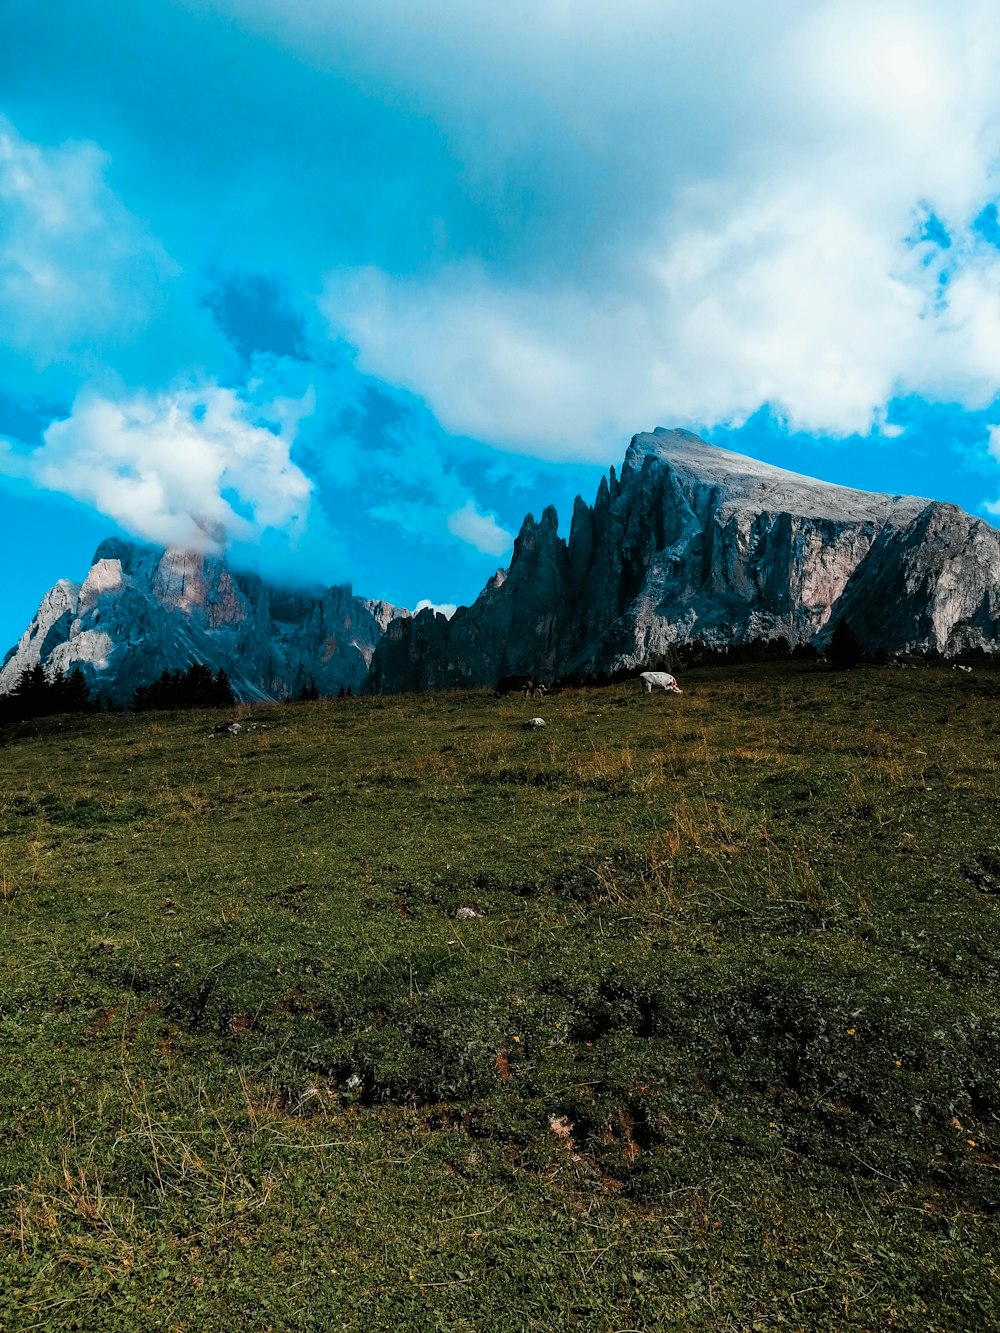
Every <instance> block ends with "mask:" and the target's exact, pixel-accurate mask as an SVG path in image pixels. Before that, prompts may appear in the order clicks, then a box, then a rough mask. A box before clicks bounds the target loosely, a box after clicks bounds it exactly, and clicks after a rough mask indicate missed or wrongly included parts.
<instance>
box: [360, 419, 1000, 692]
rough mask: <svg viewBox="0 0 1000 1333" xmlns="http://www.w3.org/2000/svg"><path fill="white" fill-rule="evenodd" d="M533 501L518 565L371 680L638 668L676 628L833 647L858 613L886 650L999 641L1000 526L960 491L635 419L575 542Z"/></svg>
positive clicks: (385, 662)
mask: <svg viewBox="0 0 1000 1333" xmlns="http://www.w3.org/2000/svg"><path fill="white" fill-rule="evenodd" d="M557 526H558V525H557V520H556V515H555V511H554V510H552V509H546V510H545V512H544V513H543V514H542V518H541V521H540V522H538V523H536V522H535V520H534V519H533V517H532V516H531V515H530V514H529V515H528V517H527V518H526V519H525V521H524V524H523V526H522V528H521V531H520V534H519V535H518V537H517V540H516V542H515V543H514V552H513V557H512V559H511V564H510V568H509V569H507V570H499V571H498V572H497V573H496V574H495V575H494V576H493V578H492V579H490V581H489V583H487V585H486V587H485V588H484V589H483V591H482V593H480V595H479V597H478V598H477V599H476V601H475V602H474V603H473V604H472V606H469V607H460V608H459V609H458V611H456V613H455V615H454V616H453V617H452V619H451V620H446V619H445V618H444V616H436V615H434V614H433V613H431V612H422V613H421V615H419V616H417V617H416V618H415V619H413V620H412V621H411V620H402V619H400V620H396V621H395V622H394V623H392V624H390V625H389V626H388V628H387V630H386V633H385V635H384V637H383V638H382V639H381V641H380V642H379V644H378V646H377V647H376V649H375V653H374V657H373V659H372V667H371V677H370V687H371V688H373V689H375V690H403V689H428V688H439V687H441V686H452V687H455V686H465V687H470V686H482V685H489V684H490V683H492V682H493V681H495V680H496V679H497V678H498V677H499V676H501V675H505V674H517V673H526V674H527V673H530V674H533V675H535V676H543V677H545V678H547V679H552V678H554V677H557V676H567V675H573V674H581V675H582V674H588V673H596V672H613V671H618V670H623V669H624V670H629V669H632V668H634V667H637V666H641V665H645V664H646V663H648V662H649V661H650V660H651V659H655V658H656V657H658V656H660V655H662V654H665V653H666V652H668V650H669V649H670V648H671V647H672V646H674V645H676V644H679V643H685V642H691V641H693V640H701V641H702V642H704V643H706V644H708V645H709V646H712V647H726V646H730V645H733V644H739V643H745V642H748V641H749V640H751V639H754V638H764V639H774V638H779V637H784V638H785V639H787V640H788V642H789V643H790V644H791V645H792V646H795V645H796V644H800V643H805V642H810V641H812V642H815V643H817V644H818V645H819V646H820V647H822V646H823V645H824V644H825V642H826V640H827V638H828V637H829V634H830V632H831V631H832V629H833V627H834V625H835V624H836V623H837V622H838V620H840V619H847V620H849V621H850V622H851V624H852V626H853V627H854V628H855V629H856V630H857V632H858V633H859V634H860V635H861V637H862V638H863V639H865V640H867V642H868V643H869V644H870V645H871V646H872V647H875V648H884V649H885V650H886V651H888V652H910V653H923V652H927V651H928V650H934V651H938V652H942V653H948V654H954V653H959V652H964V651H967V650H970V649H985V650H986V651H988V652H991V653H992V652H1000V642H998V639H1000V533H998V532H997V531H996V529H994V528H992V527H990V526H989V525H988V524H986V523H984V522H983V521H982V520H980V519H977V518H973V517H971V516H970V515H968V514H965V513H963V512H962V511H961V510H959V509H956V508H955V507H954V506H952V505H943V504H936V503H933V502H931V501H928V500H924V499H919V498H917V497H914V496H900V495H879V494H873V493H870V492H867V491H858V490H853V489H851V488H848V487H843V486H834V485H831V484H829V483H826V482H819V481H814V480H812V479H810V478H808V477H802V476H799V475H798V474H796V473H793V472H787V471H784V470H783V469H781V468H775V467H771V466H770V465H768V464H766V463H761V462H758V461H757V460H755V459H751V458H746V457H744V456H743V455H741V454H734V453H731V452H729V451H728V450H725V449H718V448H715V447H714V446H713V445H709V444H706V443H704V441H702V440H699V439H698V438H697V436H694V435H692V434H690V432H688V431H663V430H657V431H655V432H653V433H652V434H649V435H637V436H635V437H634V439H633V440H632V443H631V445H630V446H629V449H628V453H627V454H626V457H625V464H624V467H623V469H622V475H621V479H620V480H619V479H618V477H617V476H616V474H615V470H614V468H612V469H611V472H610V475H609V476H608V477H607V478H604V479H602V481H601V484H600V487H599V488H598V492H597V497H596V499H595V501H594V504H593V506H592V507H591V506H588V505H586V504H584V502H583V501H582V500H581V499H579V498H578V499H577V501H576V504H575V505H574V509H573V517H572V524H571V527H570V535H569V540H568V541H565V540H563V538H561V537H560V536H559V535H558V531H557Z"/></svg>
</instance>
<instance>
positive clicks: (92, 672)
mask: <svg viewBox="0 0 1000 1333" xmlns="http://www.w3.org/2000/svg"><path fill="white" fill-rule="evenodd" d="M407 614H408V613H407V612H405V611H401V610H400V609H399V608H397V607H393V606H390V605H389V604H388V603H386V602H383V601H366V600H365V599H363V598H358V597H355V596H354V595H353V593H352V591H351V588H350V587H349V586H334V587H331V588H327V589H321V590H317V591H314V592H304V591H301V590H288V589H283V588H277V587H272V586H270V585H268V584H267V583H265V582H264V581H263V580H262V579H261V578H259V577H258V576H257V575H255V574H238V573H235V572H234V571H232V570H231V569H230V568H229V566H228V565H227V563H226V561H225V560H224V559H223V558H222V557H220V556H217V555H213V554H210V553H206V552H201V551H192V550H188V549H185V548H181V547H170V548H167V549H166V550H164V549H162V548H157V547H153V546H148V545H144V544H140V543H132V542H128V541H126V540H123V539H122V538H111V539H109V540H107V541H104V542H102V543H101V544H100V546H99V547H98V549H97V551H96V552H95V554H94V560H93V563H92V565H91V567H90V570H89V572H88V574H87V576H86V578H85V579H84V581H83V583H82V584H79V585H78V584H75V583H71V582H69V581H68V580H60V582H59V583H57V584H56V585H55V587H54V588H53V589H52V590H51V591H50V592H49V593H47V594H46V596H45V598H44V599H43V601H42V604H41V606H40V607H39V609H38V612H37V614H36V616H35V619H34V620H33V621H32V623H31V625H29V626H28V628H27V630H26V631H25V633H24V634H23V635H22V637H21V639H20V640H19V642H18V643H17V644H16V645H15V646H14V648H12V649H11V651H10V652H9V653H8V654H7V657H6V658H5V660H4V663H3V666H2V668H0V692H3V691H7V690H10V689H12V688H13V686H14V685H15V684H16V682H17V679H18V677H19V676H20V674H21V672H22V671H23V670H24V669H25V668H26V667H33V666H35V665H38V664H39V663H40V664H41V665H42V666H44V667H46V668H47V669H49V670H57V669H58V670H63V671H67V672H68V671H70V670H72V668H73V667H77V666H78V667H80V669H81V670H82V671H83V673H84V675H85V677H86V679H87V682H88V685H89V687H90V689H91V690H92V691H93V692H95V693H97V694H99V695H102V696H104V697H106V698H108V699H110V700H111V701H112V702H114V703H120V704H122V703H128V702H130V701H131V698H132V696H133V694H134V693H135V690H136V688H137V686H139V685H146V684H149V683H150V682H151V681H153V680H155V679H157V678H158V677H159V676H160V675H161V674H162V672H163V671H165V670H171V671H174V670H183V669H185V668H186V667H188V666H190V665H191V664H192V663H193V662H202V663H204V664H205V665H207V666H209V667H210V668H211V669H212V670H213V671H217V670H219V669H220V668H221V669H224V670H225V671H226V672H227V673H228V675H229V676H230V678H231V680H232V683H233V688H234V690H235V691H236V694H237V696H238V697H241V698H250V699H254V698H285V697H288V696H290V695H295V694H298V693H299V691H300V690H301V689H302V688H303V686H307V685H308V686H312V685H315V686H316V688H317V689H318V690H319V692H320V693H321V694H331V693H336V692H337V691H338V690H339V689H340V688H341V687H342V686H344V687H348V686H349V687H350V688H351V689H352V690H354V691H357V690H359V689H361V688H362V687H363V686H364V683H365V680H366V678H367V675H368V667H369V663H370V662H371V657H372V654H373V652H374V650H375V645H376V644H377V642H378V641H379V639H380V638H381V637H382V635H383V633H384V632H385V630H386V628H387V626H388V625H389V624H391V623H392V621H393V620H394V619H395V618H397V617H398V616H400V615H403V616H405V615H407Z"/></svg>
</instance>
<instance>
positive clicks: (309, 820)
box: [0, 663, 1000, 1333]
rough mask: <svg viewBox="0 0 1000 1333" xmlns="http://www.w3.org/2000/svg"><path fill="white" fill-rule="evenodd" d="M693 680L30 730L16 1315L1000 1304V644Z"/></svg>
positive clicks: (792, 1310) (8, 1298)
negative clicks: (964, 655) (535, 722)
mask: <svg viewBox="0 0 1000 1333" xmlns="http://www.w3.org/2000/svg"><path fill="white" fill-rule="evenodd" d="M682 684H683V685H684V687H685V693H684V695H683V696H682V697H679V698H675V697H669V696H665V695H657V696H653V697H649V698H647V697H645V696H643V695H641V694H640V693H639V692H638V690H637V688H636V686H635V685H634V684H625V685H616V686H611V687H607V688H604V689H594V690H576V691H568V692H566V693H563V694H559V695H555V696H552V697H551V698H548V699H546V700H544V701H542V702H539V701H537V700H536V701H525V700H521V699H519V698H517V699H510V700H506V701H497V700H494V699H492V698H491V697H489V696H488V695H486V694H448V693H444V694H439V695H425V696H399V697H385V698H381V697H362V698H355V699H345V700H329V701H320V702H314V703H303V704H296V705H286V706H271V707H253V708H251V707H240V708H238V709H234V710H231V711H230V712H227V713H225V714H223V715H222V716H223V718H224V720H226V721H228V720H229V719H230V718H237V719H238V720H239V721H240V723H241V725H242V728H243V729H242V731H241V732H240V734H239V735H229V734H224V735H215V734H213V729H214V727H215V725H216V724H217V723H218V721H219V718H220V714H219V713H213V712H203V713H192V712H184V713H174V714H157V713H145V714H102V715H96V716H90V717H69V718H50V719H44V720H41V721H38V722H36V723H31V724H18V725H11V726H8V727H5V728H3V729H2V731H0V754H2V763H3V768H2V773H3V777H2V786H0V967H2V971H0V1126H2V1134H0V1328H3V1329H5V1330H6V1329H9V1330H17V1331H18V1333H20V1331H21V1330H29V1329H43V1330H64V1329H80V1330H96V1329H100V1330H108V1331H109V1333H110V1331H112V1330H123V1331H124V1330H128V1331H129V1333H132V1331H133V1330H152V1329H166V1330H191V1333H200V1331H201V1330H215V1329H226V1330H236V1329H248V1330H250V1329H252V1330H284V1329H293V1328H294V1329H297V1330H300V1329H301V1330H332V1329H361V1328H386V1329H414V1330H425V1329H426V1330H434V1329H441V1330H458V1329H472V1330H481V1329H498V1330H499V1329H510V1330H515V1329H553V1330H554V1329H607V1330H612V1329H615V1330H623V1331H624V1330H636V1329H712V1330H719V1329H740V1330H742V1329H764V1330H770V1329H775V1328H782V1329H790V1330H791V1329H803V1330H810V1333H811V1331H812V1330H825V1329H831V1330H832V1329H844V1328H858V1329H886V1328H894V1329H912V1330H920V1331H921V1333H932V1331H933V1330H946V1329H947V1330H987V1329H990V1328H997V1327H1000V1304H998V1299H1000V1298H998V1296H997V1292H998V1290H1000V1282H998V1278H1000V1271H998V1269H1000V1264H998V1255H997V1244H996V1238H997V1230H996V1222H997V1206H998V1201H1000V1144H998V1136H1000V1123H998V1116H1000V1001H998V994H1000V992H998V980H1000V955H998V947H997V946H998V940H1000V931H998V913H1000V789H998V781H997V778H998V774H997V758H998V754H1000V674H996V673H990V672H987V671H985V670H979V669H977V670H976V671H975V672H974V673H973V674H972V675H965V674H962V673H958V672H953V671H949V670H945V669H935V668H928V669H924V670H912V671H888V670H876V669H872V668H866V669H858V670H853V671H847V672H839V673H835V672H831V671H828V670H826V669H824V668H823V667H821V666H813V665H808V664H799V663H784V664H780V665H771V666H758V667H746V668H738V669H727V670H725V671H701V672H697V671H692V672H688V673H686V675H685V677H684V679H683V681H682ZM534 714H538V715H541V716H543V717H544V719H545V722H546V726H545V728H544V729H542V730H540V731H537V732H526V731H524V730H523V729H522V722H523V721H524V719H525V718H526V717H528V716H531V715H534ZM461 908H469V909H472V911H473V912H474V913H475V915H474V916H472V915H469V914H468V913H462V914H461V915H459V909H461Z"/></svg>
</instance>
